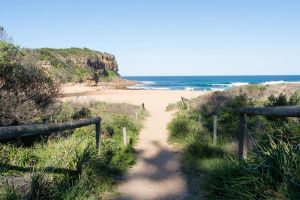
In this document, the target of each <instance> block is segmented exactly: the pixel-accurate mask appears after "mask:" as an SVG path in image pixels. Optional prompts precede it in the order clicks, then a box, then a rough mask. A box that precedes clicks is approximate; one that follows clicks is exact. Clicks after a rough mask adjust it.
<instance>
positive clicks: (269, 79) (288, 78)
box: [123, 75, 300, 91]
mask: <svg viewBox="0 0 300 200" xmlns="http://www.w3.org/2000/svg"><path fill="white" fill-rule="evenodd" d="M123 77H124V78H125V79H128V80H133V81H137V82H139V83H138V84H136V85H134V86H130V87H128V88H131V89H145V90H200V91H222V90H226V89H229V88H231V87H233V86H242V85H248V84H263V85H267V84H280V83H300V75H267V76H264V75H257V76H254V75H251V76H123Z"/></svg>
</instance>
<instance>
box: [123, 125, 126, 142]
mask: <svg viewBox="0 0 300 200" xmlns="http://www.w3.org/2000/svg"><path fill="white" fill-rule="evenodd" d="M123 141H124V145H125V146H127V133H126V127H123Z"/></svg>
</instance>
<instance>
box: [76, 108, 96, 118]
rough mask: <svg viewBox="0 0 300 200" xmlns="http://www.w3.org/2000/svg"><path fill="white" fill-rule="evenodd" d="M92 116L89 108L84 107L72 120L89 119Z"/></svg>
mask: <svg viewBox="0 0 300 200" xmlns="http://www.w3.org/2000/svg"><path fill="white" fill-rule="evenodd" d="M91 116H92V112H91V110H90V109H88V108H87V107H82V108H81V109H80V110H78V111H76V112H75V113H74V114H73V116H72V118H73V119H83V118H89V117H91Z"/></svg>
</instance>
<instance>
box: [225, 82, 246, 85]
mask: <svg viewBox="0 0 300 200" xmlns="http://www.w3.org/2000/svg"><path fill="white" fill-rule="evenodd" d="M229 85H230V86H243V85H249V83H248V82H235V83H230V84H229Z"/></svg>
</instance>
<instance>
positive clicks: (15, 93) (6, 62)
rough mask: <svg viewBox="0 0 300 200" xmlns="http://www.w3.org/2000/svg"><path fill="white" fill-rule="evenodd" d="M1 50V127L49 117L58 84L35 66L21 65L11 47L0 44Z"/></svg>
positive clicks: (56, 94) (15, 51)
mask: <svg viewBox="0 0 300 200" xmlns="http://www.w3.org/2000/svg"><path fill="white" fill-rule="evenodd" d="M7 46H8V47H9V48H8V47H7ZM11 49H12V50H11ZM0 50H1V51H0V52H1V53H0V104H1V105H2V106H1V110H0V126H6V125H15V124H19V123H22V122H24V121H28V120H33V119H36V118H40V119H41V118H45V117H46V116H47V115H51V114H52V112H51V111H52V109H49V108H50V106H51V105H53V103H54V102H55V98H56V97H57V96H58V94H59V84H58V83H57V82H55V81H54V80H53V79H52V78H51V77H50V76H49V75H48V74H47V73H46V72H45V71H44V70H43V69H41V68H39V67H37V66H36V65H34V63H31V64H28V65H26V66H25V65H22V64H21V63H20V61H19V58H18V57H19V54H21V53H20V50H19V49H18V48H17V47H14V46H13V45H12V44H8V43H3V42H0Z"/></svg>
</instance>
